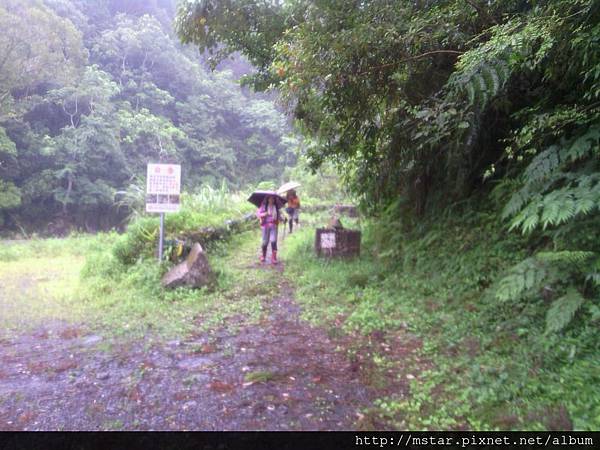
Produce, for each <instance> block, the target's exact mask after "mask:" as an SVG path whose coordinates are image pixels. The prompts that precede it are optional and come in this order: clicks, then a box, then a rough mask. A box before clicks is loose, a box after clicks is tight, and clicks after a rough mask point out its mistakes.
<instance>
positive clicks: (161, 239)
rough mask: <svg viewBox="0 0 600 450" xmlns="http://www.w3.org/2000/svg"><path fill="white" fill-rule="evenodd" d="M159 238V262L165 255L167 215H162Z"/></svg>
mask: <svg viewBox="0 0 600 450" xmlns="http://www.w3.org/2000/svg"><path fill="white" fill-rule="evenodd" d="M159 234H160V235H159V237H158V262H159V263H160V262H161V261H162V255H163V240H164V236H165V213H162V212H161V213H160V231H159Z"/></svg>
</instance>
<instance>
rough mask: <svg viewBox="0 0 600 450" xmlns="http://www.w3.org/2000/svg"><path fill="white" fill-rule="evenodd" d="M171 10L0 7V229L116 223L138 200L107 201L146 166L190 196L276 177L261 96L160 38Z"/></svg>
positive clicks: (272, 124)
mask: <svg viewBox="0 0 600 450" xmlns="http://www.w3.org/2000/svg"><path fill="white" fill-rule="evenodd" d="M111 5H112V6H111ZM168 5H170V6H168ZM140 11H145V12H147V14H140V13H139V12H140ZM173 13H174V4H171V3H170V2H162V3H160V5H159V4H153V5H146V6H144V7H142V6H140V7H139V9H138V8H137V7H136V8H128V7H126V5H120V6H118V3H117V2H115V3H111V4H110V5H109V4H106V3H102V2H101V3H93V4H91V3H89V4H88V3H87V2H80V1H78V0H48V1H46V2H42V3H40V2H34V1H26V2H15V1H12V0H10V1H6V2H4V3H3V4H2V6H0V23H2V30H3V31H5V33H4V34H3V36H2V37H0V47H2V50H0V179H1V182H2V186H7V187H6V192H7V194H6V195H5V196H4V197H3V198H2V200H0V203H2V206H1V208H2V209H3V210H7V208H8V205H10V214H8V213H4V212H3V213H2V220H3V221H4V222H5V223H4V224H3V226H4V225H6V226H7V227H9V228H19V229H21V230H22V231H23V232H25V233H27V232H29V231H31V230H38V231H45V232H48V233H52V234H53V233H61V234H64V233H67V232H68V230H69V229H72V228H85V229H86V230H87V231H96V230H98V229H108V228H111V227H114V226H117V225H122V224H123V223H124V221H125V220H124V219H125V218H126V216H131V215H132V213H133V210H132V209H129V208H130V206H132V207H135V208H138V209H139V201H138V202H137V204H135V205H134V204H133V203H131V202H129V200H132V198H126V197H127V196H123V195H122V194H119V195H118V196H117V198H115V194H116V193H117V192H121V193H122V192H124V191H126V189H127V187H128V186H130V185H131V184H134V185H138V186H141V185H143V184H144V183H143V177H144V176H145V173H146V164H147V163H148V162H170V163H179V164H181V165H182V184H183V188H184V190H187V191H190V192H191V191H193V190H195V189H196V188H199V187H200V186H203V185H206V184H210V185H211V186H213V187H216V186H219V185H220V184H221V182H222V180H224V179H225V180H227V182H228V184H229V185H231V186H235V187H236V188H238V189H240V188H243V187H245V186H247V185H248V184H250V183H256V182H258V181H259V180H263V179H276V178H278V177H279V176H280V172H281V171H282V169H283V167H285V166H287V165H292V164H293V163H294V161H295V155H294V150H295V148H296V147H297V141H296V140H295V138H294V137H293V136H291V135H290V129H289V124H288V121H287V119H286V118H285V116H284V115H283V114H282V113H281V112H280V111H278V109H277V108H276V106H275V104H274V101H273V97H272V96H265V95H256V94H253V93H252V92H250V91H248V90H242V89H241V88H240V86H239V83H238V78H239V76H241V74H242V73H244V72H247V71H249V70H250V69H251V68H250V66H249V65H248V63H247V62H245V61H244V60H243V59H240V58H236V59H235V61H231V62H228V63H224V64H222V66H223V67H224V69H232V70H221V69H220V70H218V71H215V72H210V71H208V70H207V69H206V68H205V67H204V66H203V65H202V62H203V61H204V60H205V59H206V58H205V57H202V58H201V59H202V60H203V61H199V60H198V55H197V52H195V51H194V50H192V49H190V48H188V47H182V46H180V45H178V44H177V43H176V41H175V40H174V39H173V34H172V30H171V23H170V20H169V14H171V15H172V14H173ZM139 180H142V182H141V183H140V182H139ZM132 192H133V191H130V193H132ZM134 203H135V202H134Z"/></svg>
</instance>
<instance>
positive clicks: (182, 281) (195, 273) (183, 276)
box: [161, 242, 216, 289]
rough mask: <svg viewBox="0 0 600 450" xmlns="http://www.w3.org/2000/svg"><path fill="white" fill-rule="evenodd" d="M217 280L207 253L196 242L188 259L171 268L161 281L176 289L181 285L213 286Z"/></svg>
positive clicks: (167, 287) (165, 285)
mask: <svg viewBox="0 0 600 450" xmlns="http://www.w3.org/2000/svg"><path fill="white" fill-rule="evenodd" d="M215 281H216V277H215V273H214V272H213V271H212V269H211V267H210V264H209V263H208V259H207V258H206V254H205V253H204V251H203V250H202V247H201V246H200V244H198V243H197V242H196V243H195V244H194V245H193V246H192V250H191V251H190V254H189V255H188V257H187V258H186V260H185V261H183V262H182V263H180V264H177V265H176V266H175V267H173V268H172V269H171V270H169V271H168V272H167V273H166V274H165V276H164V277H163V278H162V280H161V283H162V285H163V286H164V287H165V288H166V289H174V288H177V287H180V286H188V287H193V288H199V287H203V286H208V287H212V286H213V285H214V283H215Z"/></svg>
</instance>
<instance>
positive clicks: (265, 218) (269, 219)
mask: <svg viewBox="0 0 600 450" xmlns="http://www.w3.org/2000/svg"><path fill="white" fill-rule="evenodd" d="M273 209H274V210H275V215H274V216H273V214H268V206H267V204H266V203H263V204H262V205H261V206H260V208H258V210H257V211H256V217H258V220H260V226H261V227H262V228H267V227H273V226H275V227H276V226H277V225H279V220H280V219H281V214H280V212H279V208H277V207H276V206H275V205H273ZM264 213H267V215H264Z"/></svg>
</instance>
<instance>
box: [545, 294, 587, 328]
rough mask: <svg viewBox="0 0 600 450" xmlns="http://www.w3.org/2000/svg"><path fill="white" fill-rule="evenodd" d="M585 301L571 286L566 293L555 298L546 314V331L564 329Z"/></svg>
mask: <svg viewBox="0 0 600 450" xmlns="http://www.w3.org/2000/svg"><path fill="white" fill-rule="evenodd" d="M584 303H585V298H583V297H582V295H581V294H580V293H579V292H577V291H576V290H575V289H573V288H571V289H568V290H567V293H566V294H565V295H563V296H562V297H560V298H559V299H557V300H555V301H554V302H553V303H552V306H551V307H550V309H549V310H548V314H547V315H546V331H547V332H549V333H554V332H557V331H561V330H562V329H564V328H565V327H566V326H567V325H568V324H569V323H570V322H571V320H573V316H575V313H576V312H577V311H578V310H579V309H580V308H581V306H582V305H583V304H584Z"/></svg>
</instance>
